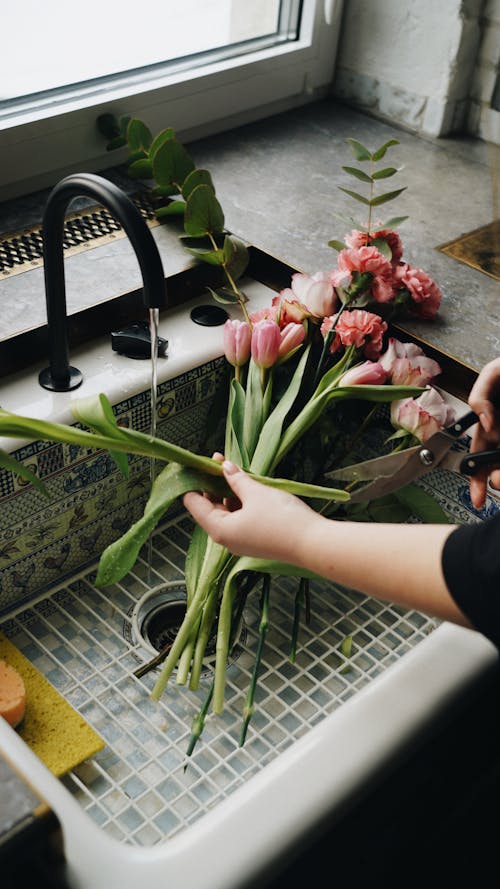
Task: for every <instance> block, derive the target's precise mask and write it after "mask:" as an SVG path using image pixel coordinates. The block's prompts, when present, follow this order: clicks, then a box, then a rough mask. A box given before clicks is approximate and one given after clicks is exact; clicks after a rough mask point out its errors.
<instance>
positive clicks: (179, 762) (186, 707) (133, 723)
mask: <svg viewBox="0 0 500 889" xmlns="http://www.w3.org/2000/svg"><path fill="white" fill-rule="evenodd" d="M191 529H192V525H191V520H190V519H189V518H188V517H186V516H185V515H182V516H181V517H180V518H177V519H174V520H172V522H171V523H170V524H168V525H167V526H166V527H164V528H163V529H162V530H161V531H160V532H158V533H157V534H156V535H155V537H154V546H153V552H152V562H151V567H150V566H149V565H148V563H147V562H146V561H145V559H146V558H147V553H145V554H144V558H141V559H139V560H138V562H137V563H136V566H135V567H134V570H133V571H132V572H130V574H129V575H127V577H126V578H125V579H124V580H123V582H122V583H120V584H117V585H115V586H113V587H108V588H106V590H105V591H103V590H98V589H97V588H96V587H95V586H94V585H93V579H94V578H95V569H93V570H88V571H87V572H86V573H83V574H81V575H78V576H77V577H75V578H74V579H73V580H72V581H71V582H70V583H67V584H66V585H64V586H60V587H59V588H57V589H54V591H53V592H52V593H51V595H50V596H47V597H45V598H43V599H40V600H39V601H37V602H36V603H35V604H31V607H29V608H24V609H23V610H21V611H19V612H18V613H16V614H15V615H13V616H11V617H10V618H9V619H8V620H7V621H6V622H5V623H4V624H3V626H2V631H3V632H4V633H5V635H7V636H8V637H9V638H10V640H11V641H12V642H13V643H14V644H15V645H16V646H17V647H18V648H19V649H20V650H21V651H22V652H23V654H24V655H25V656H26V657H27V658H29V660H30V661H31V662H32V663H33V664H34V665H35V667H37V669H39V670H40V671H41V672H42V673H43V674H44V675H45V676H46V677H47V679H48V680H49V681H50V682H51V683H52V684H53V685H54V686H55V687H56V688H57V689H58V691H59V692H60V693H61V694H63V695H64V697H65V698H66V699H67V700H68V701H69V703H70V704H72V706H73V707H75V708H76V709H77V710H78V711H79V712H80V713H81V714H82V716H83V717H84V718H85V719H86V720H87V722H88V723H90V724H91V725H92V727H93V728H94V729H95V730H96V731H97V732H98V733H99V734H100V735H101V736H102V738H103V739H104V741H105V743H106V746H105V748H104V749H103V750H102V751H101V752H100V753H98V754H97V755H96V756H95V757H93V758H92V759H91V760H88V761H86V762H84V763H83V764H81V765H80V766H79V767H77V768H76V769H75V770H74V771H73V772H71V773H70V774H68V775H66V776H65V777H64V778H63V779H62V780H63V781H64V783H65V785H66V787H67V788H68V789H69V790H70V792H71V793H72V794H73V795H74V796H75V797H76V798H77V799H78V800H79V802H80V804H81V805H82V807H83V809H84V810H85V811H86V812H87V814H88V815H89V817H90V818H92V819H93V820H94V821H95V822H96V823H97V824H98V825H99V826H100V827H101V828H102V829H103V830H105V831H107V832H109V834H111V835H112V836H114V837H115V838H117V839H119V840H122V841H124V842H129V843H133V844H139V845H145V846H151V845H153V844H156V843H159V842H162V841H164V840H166V839H167V838H169V837H172V836H174V835H175V834H177V833H178V832H179V831H182V830H184V829H185V828H186V827H188V826H189V825H190V824H192V823H193V822H194V821H195V820H196V819H198V818H200V817H201V816H202V815H203V814H204V813H205V812H207V811H208V810H209V809H211V808H212V807H213V806H215V805H217V803H218V802H219V801H220V800H222V799H223V798H224V797H226V796H228V795H229V794H231V793H232V792H233V791H234V790H235V789H236V788H237V787H238V786H239V785H240V784H242V783H243V782H245V781H247V780H248V779H249V778H250V777H251V776H252V775H253V774H255V773H256V772H257V771H259V770H261V769H263V768H265V766H266V765H267V764H268V763H269V762H270V761H271V760H272V759H273V758H274V757H277V756H279V754H280V753H281V752H282V751H283V750H285V749H286V748H287V747H289V746H290V745H291V744H293V743H294V741H295V740H296V739H298V738H299V737H301V736H302V735H303V734H304V733H306V732H307V731H308V729H309V728H311V727H312V726H314V725H315V724H316V723H317V722H319V721H320V720H322V719H324V718H325V717H326V716H328V715H329V714H331V713H332V712H333V711H334V710H335V709H336V708H337V707H340V706H341V705H342V704H343V703H344V702H345V701H347V700H349V699H350V698H351V697H352V696H353V695H355V694H356V693H357V692H358V691H359V690H360V689H362V688H363V687H364V686H365V685H366V684H367V683H368V682H370V681H371V680H373V679H374V678H375V677H376V676H378V675H379V674H380V673H381V672H382V671H384V670H386V669H387V667H389V666H390V665H391V664H393V663H394V662H395V661H396V660H397V659H398V658H401V657H402V656H403V655H404V654H405V653H406V652H407V651H408V650H409V649H410V648H412V647H413V646H415V645H417V644H418V643H419V642H420V641H421V640H422V639H423V638H424V637H425V636H426V635H427V634H428V633H430V632H431V631H432V629H433V628H434V627H435V622H433V621H432V620H429V619H428V618H427V617H425V616H423V615H421V614H419V613H418V612H415V611H410V612H404V611H403V610H401V609H399V608H396V607H392V606H389V605H387V604H384V603H382V602H377V601H375V600H373V599H370V598H367V597H365V596H363V595H360V594H359V593H356V592H353V591H348V590H345V589H342V588H340V587H336V586H333V585H332V584H329V583H326V582H325V583H323V582H318V583H311V612H312V613H311V621H310V625H309V626H306V625H305V623H304V622H302V625H301V629H300V634H299V644H298V651H297V659H296V662H295V663H291V661H290V659H289V651H290V635H291V626H292V615H293V603H294V596H295V591H296V584H297V581H296V580H295V579H293V578H292V579H290V578H275V579H273V583H272V587H271V613H270V625H269V630H268V634H267V638H266V646H265V652H264V659H263V663H262V667H261V672H260V677H259V682H258V691H257V695H256V711H255V714H254V716H253V719H252V721H251V724H250V728H249V731H248V735H247V740H246V742H245V745H244V746H243V747H242V748H240V747H239V746H238V743H239V732H240V726H241V714H242V707H243V704H244V700H245V696H246V692H247V688H248V684H249V681H250V676H251V671H252V666H253V662H254V652H255V648H256V641H257V633H258V625H259V609H258V600H259V595H258V590H257V589H256V590H254V592H253V593H252V594H251V595H250V596H249V599H248V605H247V608H246V610H245V614H244V623H245V633H244V634H242V637H241V639H242V640H243V641H242V642H240V644H239V646H238V648H237V649H236V650H235V656H234V659H233V661H232V663H231V664H230V665H229V668H228V674H227V689H226V708H225V711H224V713H223V715H222V716H216V715H214V714H209V716H208V718H207V721H206V725H205V730H204V733H203V736H202V738H201V740H200V741H199V742H198V745H197V747H196V749H195V751H194V753H193V755H192V756H191V757H190V758H189V759H187V758H186V755H185V751H186V748H187V743H188V739H189V735H190V729H191V721H192V718H193V716H194V715H195V714H196V713H197V711H198V709H199V707H200V705H201V703H202V702H203V700H204V697H205V695H206V692H207V689H208V683H209V682H210V680H211V675H210V671H209V669H207V671H205V673H204V675H203V677H202V682H201V684H200V689H199V690H198V691H197V692H193V691H190V690H188V689H186V688H185V687H183V686H178V685H176V684H175V681H171V684H170V685H169V686H168V687H167V691H166V693H165V694H164V695H163V697H162V699H161V701H160V702H159V703H154V702H153V701H151V699H150V696H149V693H150V691H151V689H152V686H153V684H154V681H155V674H154V673H149V674H146V675H145V676H144V677H142V678H141V679H137V678H136V677H135V676H134V675H133V671H134V670H135V669H137V667H138V666H139V665H140V663H142V662H144V661H146V660H148V659H149V658H150V657H151V654H150V652H147V651H145V650H143V649H142V648H141V643H140V642H139V643H134V642H133V641H132V637H131V633H130V616H131V613H132V610H133V607H134V605H135V604H136V602H137V600H138V599H140V598H141V596H143V595H144V593H145V592H146V591H147V589H148V587H151V586H156V585H157V584H159V583H161V582H162V580H169V581H171V580H179V579H181V578H182V567H183V564H184V558H185V553H186V549H187V547H188V544H189V540H190V533H191ZM349 635H352V639H353V646H352V654H351V657H350V658H349V661H348V662H347V661H346V660H345V658H344V657H343V656H342V654H341V650H340V646H341V643H342V641H343V640H344V639H345V637H346V636H349Z"/></svg>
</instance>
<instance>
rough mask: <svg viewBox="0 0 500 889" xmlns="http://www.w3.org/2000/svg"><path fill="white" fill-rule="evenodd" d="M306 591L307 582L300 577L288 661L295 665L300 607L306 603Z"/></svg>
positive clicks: (304, 578)
mask: <svg viewBox="0 0 500 889" xmlns="http://www.w3.org/2000/svg"><path fill="white" fill-rule="evenodd" d="M306 590H307V591H308V590H309V580H308V578H306V577H301V578H300V582H299V586H298V589H297V593H296V596H295V604H294V609H293V626H292V641H291V646H290V660H291V662H292V664H294V663H295V659H296V656H297V639H298V636H299V621H300V612H301V609H302V606H303V605H304V604H305V601H306Z"/></svg>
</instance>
